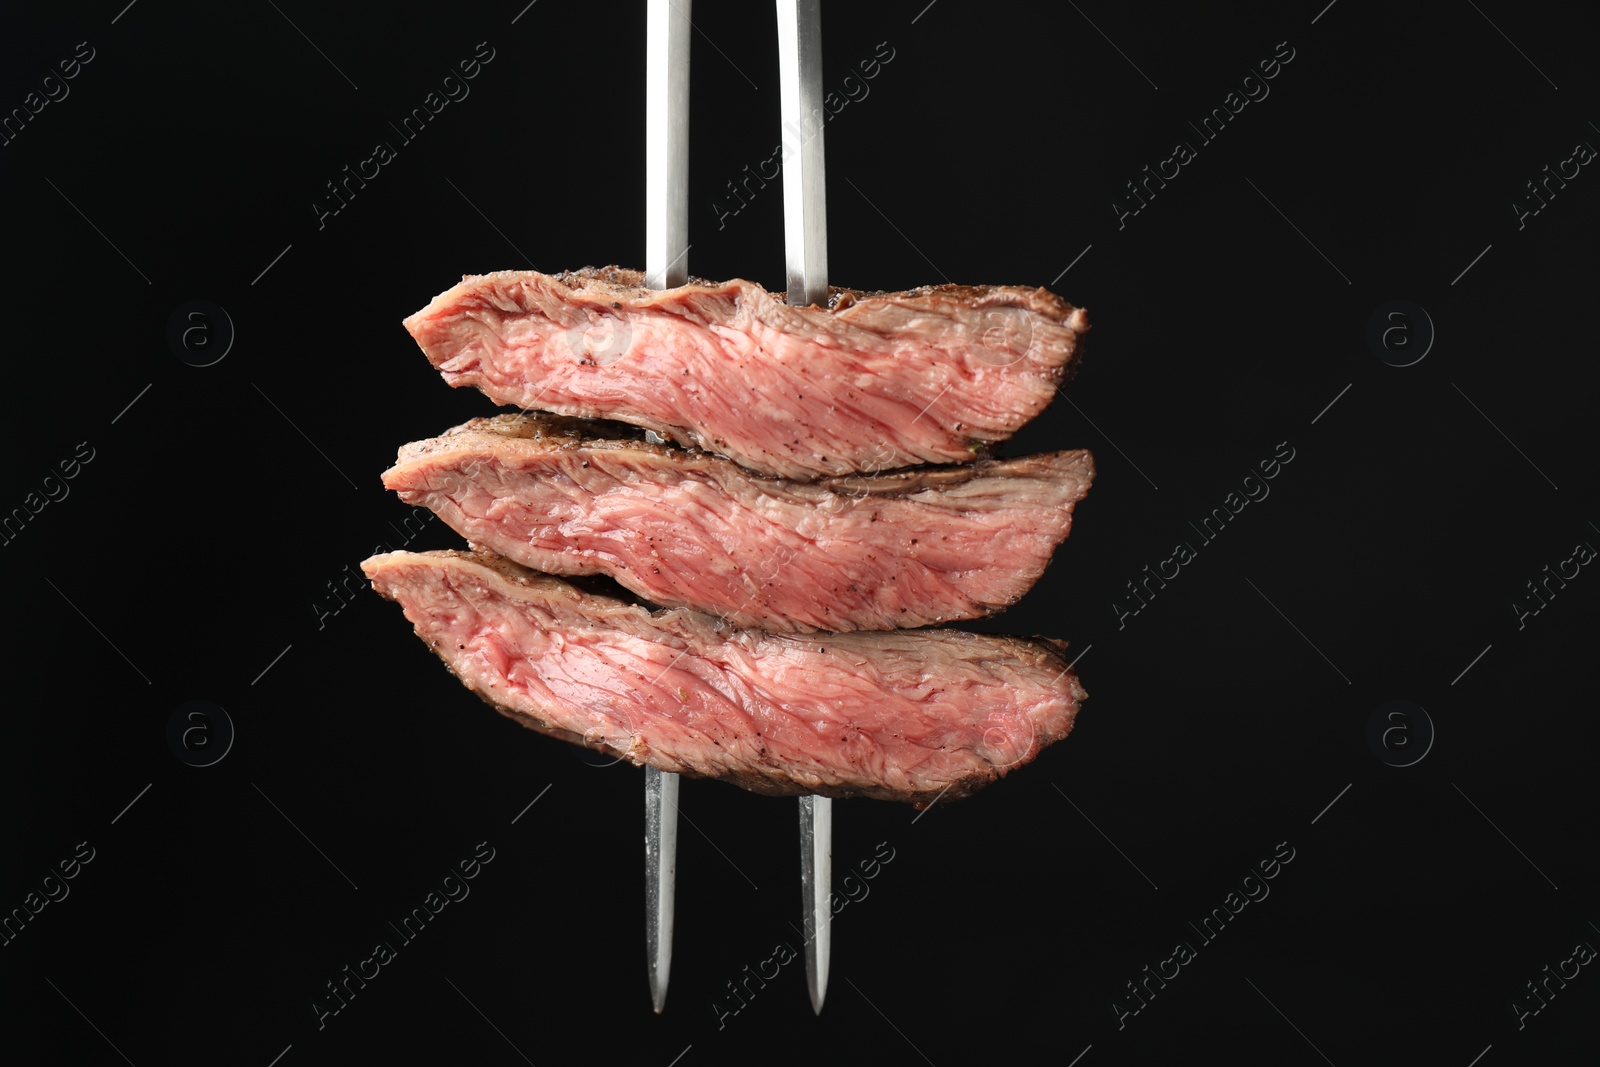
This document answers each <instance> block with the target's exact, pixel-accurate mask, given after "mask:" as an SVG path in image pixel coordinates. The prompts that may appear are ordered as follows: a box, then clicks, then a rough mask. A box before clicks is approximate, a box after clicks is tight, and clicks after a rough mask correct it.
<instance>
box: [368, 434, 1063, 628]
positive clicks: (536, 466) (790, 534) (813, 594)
mask: <svg viewBox="0 0 1600 1067" xmlns="http://www.w3.org/2000/svg"><path fill="white" fill-rule="evenodd" d="M628 432H629V428H626V427H618V426H617V424H614V423H613V424H597V423H591V422H584V421H580V420H575V419H566V418H562V417H559V416H552V415H538V416H520V415H503V416H499V417H497V418H492V419H474V420H473V421H471V422H469V423H467V424H465V425H463V426H458V427H456V428H455V429H453V430H450V431H448V432H446V433H445V434H444V435H443V436H440V437H436V438H433V439H431V440H427V441H419V442H416V443H414V444H409V445H406V446H405V447H404V448H402V449H401V450H400V457H399V460H398V461H397V462H396V464H395V466H393V467H391V468H390V469H389V470H388V471H386V472H385V473H384V476H383V482H384V485H385V486H387V487H388V488H390V489H393V490H396V491H397V492H398V493H399V495H400V498H401V499H402V500H404V501H406V503H408V504H412V505H421V506H424V507H427V508H430V509H432V510H433V511H434V512H436V513H437V514H438V515H439V516H440V517H441V518H442V519H444V521H445V522H446V523H447V524H449V526H450V527H451V528H452V529H454V530H455V531H456V532H458V533H460V534H461V535H462V536H464V537H466V538H467V539H468V540H469V541H471V542H473V543H474V544H476V545H480V546H483V547H485V548H488V549H491V550H493V551H494V552H496V553H498V554H500V555H502V556H506V557H508V558H510V559H512V560H514V561H516V562H517V563H521V564H523V565H524V566H528V567H533V568H535V569H537V570H541V571H545V572H548V573H552V574H596V573H599V574H606V575H609V576H610V577H612V578H614V579H615V580H616V581H618V582H619V583H621V584H622V585H624V586H626V587H627V588H628V589H630V590H632V591H633V592H635V593H637V594H639V595H640V596H642V597H645V598H647V599H649V600H652V601H654V602H655V603H657V604H662V605H666V606H670V607H692V608H696V609H698V610H700V611H705V612H709V613H711V614H714V615H717V616H719V617H721V618H723V619H725V620H727V621H728V622H730V623H732V624H734V625H736V626H759V627H763V628H765V629H770V630H785V631H801V632H809V631H812V630H832V631H851V630H888V629H894V628H896V627H915V626H925V625H928V624H930V623H938V622H945V621H948V620H955V619H972V618H978V617H980V616H984V615H989V614H993V613H994V612H997V611H1000V610H1002V609H1004V608H1006V607H1008V606H1009V605H1011V604H1013V603H1015V602H1016V601H1017V600H1018V599H1019V598H1021V596H1022V595H1023V594H1024V593H1026V592H1027V591H1028V589H1029V588H1030V587H1031V586H1032V585H1033V583H1034V582H1035V581H1036V580H1038V578H1039V575H1040V574H1042V573H1043V571H1044V568H1045V565H1046V564H1048V563H1049V561H1050V555H1051V552H1052V551H1054V549H1055V547H1056V545H1058V544H1060V543H1061V541H1062V540H1063V539H1064V538H1065V537H1066V536H1067V532H1068V530H1069V529H1070V528H1071V525H1072V514H1073V508H1074V506H1075V505H1076V503H1077V502H1078V501H1079V500H1081V499H1082V498H1083V495H1084V494H1085V493H1086V492H1087V491H1088V489H1089V483H1090V480H1091V479H1092V478H1093V475H1094V466H1093V459H1092V457H1091V456H1090V454H1089V453H1088V452H1085V451H1075V452H1055V453H1049V454H1046V455H1038V456H1027V457H1024V458H1021V459H1007V460H983V461H981V462H979V463H975V464H971V465H967V466H961V467H932V468H917V469H914V470H909V471H900V472H895V473H890V474H869V475H855V476H847V477H836V478H827V479H823V480H821V481H817V482H810V483H798V482H790V481H783V480H776V479H770V478H763V477H760V476H758V475H754V474H751V473H750V472H749V471H746V470H744V469H743V468H741V467H739V466H737V465H736V464H734V463H731V462H729V461H728V460H725V459H722V458H720V457H717V456H712V455H708V454H706V453H703V452H698V451H685V450H683V449H680V448H673V447H670V446H667V445H657V444H650V443H647V442H645V441H644V440H640V439H629V438H628V437H627V436H626V435H627V434H628ZM619 433H620V434H621V435H624V436H622V437H621V438H620V439H619V436H618V435H619ZM635 436H636V437H637V436H639V435H637V433H636V432H635Z"/></svg>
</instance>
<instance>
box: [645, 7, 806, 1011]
mask: <svg viewBox="0 0 1600 1067" xmlns="http://www.w3.org/2000/svg"><path fill="white" fill-rule="evenodd" d="M689 6H690V0H650V5H649V23H648V43H647V46H646V64H645V282H646V284H647V285H649V286H650V287H651V288H654V289H668V288H672V287H674V286H679V285H683V284H685V283H686V282H688V280H689V267H688V262H687V261H688V254H689V33H690V29H691V24H690V21H689ZM777 6H778V73H779V81H780V82H781V83H782V84H781V90H780V99H781V104H782V118H783V128H784V129H785V130H805V131H808V133H807V136H806V140H805V141H804V143H803V144H801V145H800V146H799V147H798V149H797V150H796V151H794V152H793V153H786V155H785V159H784V163H783V241H784V260H785V276H786V281H787V286H788V301H789V304H790V306H792V307H805V306H808V305H811V304H826V303H827V300H828V239H827V231H828V223H827V205H826V202H825V194H824V185H823V155H822V125H821V122H820V121H817V120H816V119H815V116H817V115H820V114H822V113H823V112H822V13H821V0H777ZM808 120H810V121H808ZM812 125H814V126H815V128H814V129H811V128H810V127H811V126H812ZM644 808H645V842H644V854H645V937H646V944H647V948H648V952H649V964H650V1000H651V1003H652V1004H653V1006H654V1007H655V1010H656V1012H657V1013H659V1012H660V1011H661V1010H662V1008H664V1007H665V1006H666V1000H667V980H668V978H669V977H670V975H671V971H672V927H673V907H674V903H675V895H676V894H675V888H674V880H675V878H676V874H677V863H678V776H677V775H676V774H671V773H666V772H662V771H660V770H657V769H656V768H654V767H646V768H645V771H644ZM800 890H801V896H802V899H803V902H804V906H805V925H806V942H805V945H806V984H807V986H808V988H809V990H810V993H811V1009H812V1011H814V1012H816V1013H818V1014H821V1012H822V1002H823V999H824V998H825V997H826V995H827V992H828V964H829V960H830V957H831V955H832V952H831V950H832V936H833V929H832V920H833V908H832V890H833V800H832V798H830V797H816V796H810V797H801V798H800Z"/></svg>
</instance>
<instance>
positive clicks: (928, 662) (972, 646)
mask: <svg viewBox="0 0 1600 1067" xmlns="http://www.w3.org/2000/svg"><path fill="white" fill-rule="evenodd" d="M362 569H363V570H364V571H365V572H366V574H367V577H369V578H371V579H372V584H373V586H374V588H376V589H377V590H378V592H380V593H382V594H383V595H384V596H386V597H389V598H390V599H392V600H395V601H397V602H399V604H400V605H401V607H403V608H404V609H405V614H406V618H408V619H409V620H410V621H411V622H412V623H413V624H414V625H415V626H416V630H417V634H418V636H419V637H421V638H422V639H423V640H424V641H426V642H427V643H428V645H429V646H430V647H431V648H432V649H433V650H434V651H435V652H436V653H437V654H438V655H439V656H440V657H441V658H442V659H443V660H444V661H445V663H446V664H447V665H448V666H449V667H450V669H451V671H453V672H454V673H455V674H456V676H457V677H458V678H460V679H461V680H462V681H463V682H464V683H466V685H467V686H468V687H469V688H471V689H472V690H473V691H474V692H476V693H477V694H478V695H479V696H481V697H482V698H483V699H484V700H486V701H488V702H489V703H490V704H491V705H493V706H494V707H495V708H496V709H498V710H499V711H500V712H502V713H503V714H505V715H508V716H510V717H511V718H513V719H516V720H517V721H519V722H521V723H523V724H524V725H527V726H530V727H532V728H533V729H535V730H539V731H540V732H542V733H546V734H550V735H552V736H554V737H559V738H561V739H563V740H566V741H572V742H575V743H578V744H582V745H587V746H589V747H591V748H595V749H599V750H601V751H604V752H609V753H613V754H615V755H617V756H620V757H622V758H624V759H627V760H629V761H631V762H633V763H636V764H649V765H651V766H654V767H658V768H660V769H661V770H663V771H672V772H676V773H679V774H689V775H694V776H697V777H706V778H721V779H724V780H727V781H730V782H732V783H734V784H736V785H739V786H742V787H743V788H745V789H750V790H753V791H755V792H758V793H767V794H773V795H786V794H807V793H816V794H821V795H824V796H834V797H850V796H868V797H877V798H880V799H885V800H901V801H907V802H913V803H915V802H924V801H931V800H933V799H934V798H935V797H937V796H939V795H940V794H941V793H942V794H944V795H945V796H946V797H959V796H965V795H967V794H970V793H972V792H974V791H975V790H977V789H979V788H981V787H982V786H984V785H986V784H988V783H989V782H992V781H994V780H995V779H996V778H999V777H1001V776H1002V775H1004V774H1005V773H1007V772H1008V771H1009V770H1011V769H1013V768H1016V767H1019V766H1021V765H1022V764H1025V763H1027V762H1028V761H1029V760H1031V759H1033V758H1034V756H1036V755H1037V754H1038V753H1039V751H1040V749H1042V748H1043V747H1044V746H1045V745H1048V744H1050V743H1052V742H1054V741H1059V740H1060V739H1061V738H1063V737H1065V736H1066V735H1067V732H1068V731H1069V730H1070V729H1071V728H1072V723H1073V718H1074V716H1075V715H1076V714H1077V710H1078V704H1079V702H1080V701H1081V700H1083V699H1084V698H1085V696H1086V694H1085V693H1084V691H1083V688H1082V687H1081V686H1080V685H1079V684H1078V679H1077V676H1076V675H1074V674H1073V673H1072V671H1071V669H1070V668H1069V667H1068V665H1067V661H1066V659H1065V657H1064V656H1063V655H1062V651H1063V650H1064V649H1065V646H1064V645H1061V644H1060V643H1059V642H1044V641H1025V640H1021V639H1018V638H1009V637H992V636H989V635H986V634H974V633H965V632H962V631H958V630H922V631H892V632H888V633H855V634H841V635H828V636H816V637H809V638H801V637H796V636H792V635H785V634H771V633H765V632H763V631H759V630H740V629H734V628H732V627H728V626H726V625H724V624H721V623H718V622H717V621H716V620H714V619H712V618H710V617H709V616H706V615H701V614H699V613H696V612H692V611H687V610H684V609H681V608H673V609H669V610H663V611H657V612H649V611H646V610H645V609H644V608H642V607H638V606H635V605H630V604H625V603H623V602H621V601H619V600H615V599H612V598H609V597H604V596H598V595H594V594H591V593H584V592H580V591H579V590H578V589H576V588H574V587H573V586H571V585H569V584H567V583H566V582H563V581H561V580H559V579H556V578H551V577H548V576H546V575H542V574H537V573H535V572H533V571H528V570H525V569H523V568H521V567H519V566H517V565H516V564H514V563H511V562H509V561H507V560H503V559H500V558H498V557H495V556H490V555H487V554H480V555H474V554H470V553H465V552H428V553H411V552H391V553H387V554H384V555H379V556H373V557H372V558H371V559H368V560H367V561H366V562H364V563H363V564H362Z"/></svg>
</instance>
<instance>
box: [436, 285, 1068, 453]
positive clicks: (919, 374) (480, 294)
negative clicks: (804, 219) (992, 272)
mask: <svg viewBox="0 0 1600 1067" xmlns="http://www.w3.org/2000/svg"><path fill="white" fill-rule="evenodd" d="M643 282H644V276H643V275H642V274H641V273H640V272H638V271H631V270H625V269H622V268H618V267H607V268H603V269H595V268H586V269H584V270H580V271H573V272H566V273H562V274H541V273H538V272H536V271H500V272H497V273H494V274H485V275H477V276H469V277H466V278H464V279H463V280H462V282H461V284H459V285H456V286H454V287H453V288H451V289H449V290H447V291H445V292H443V293H441V294H439V295H438V296H436V297H435V298H434V299H433V301H432V302H431V303H429V304H428V306H427V307H425V308H423V309H422V310H421V311H419V312H417V313H416V314H414V315H412V316H411V317H409V318H407V319H406V320H405V326H406V329H407V330H409V331H410V332H411V335H412V336H413V337H414V338H415V339H416V340H417V343H418V344H419V345H421V347H422V350H423V352H424V353H426V355H427V357H428V359H429V361H430V362H432V363H433V365H434V366H435V367H437V368H438V369H439V371H440V372H441V373H442V374H443V375H444V378H445V380H446V381H448V382H449V383H450V384H451V385H453V386H475V387H477V388H478V389H480V390H482V391H483V392H484V393H485V394H487V395H488V396H489V397H490V398H491V399H493V400H495V401H496V402H497V403H501V404H510V405H514V406H516V407H519V408H522V409H524V410H528V409H538V410H544V411H553V412H557V413H559V414H563V415H576V416H583V417H586V418H604V419H615V420H618V421H621V422H628V423H633V424H635V425H638V426H644V427H648V428H650V429H653V430H656V431H657V432H659V433H661V434H663V435H665V436H667V437H669V438H671V439H672V440H675V441H677V442H679V443H680V444H684V445H693V446H696V447H699V448H701V449H704V450H705V451H708V452H715V453H718V454H720V455H724V456H728V457H729V458H731V459H733V460H735V461H736V462H738V463H739V464H740V465H742V466H744V467H748V468H750V469H752V470H756V471H760V472H762V473H764V474H768V475H775V476H778V477H783V478H790V479H796V480H809V479H814V478H818V477H822V476H827V475H841V474H849V473H854V472H864V471H880V470H889V469H893V468H896V467H904V466H909V465H912V464H917V463H964V462H970V461H972V460H974V459H976V458H977V457H978V456H979V455H980V454H981V453H982V452H984V451H985V450H986V449H987V447H988V446H989V445H991V444H993V443H994V442H998V441H1004V440H1006V439H1007V438H1009V437H1011V435H1012V434H1014V433H1016V432H1017V430H1018V429H1020V428H1021V427H1022V426H1023V425H1024V424H1025V423H1027V422H1028V420H1030V419H1032V418H1033V417H1034V416H1035V415H1037V414H1039V412H1040V411H1042V410H1044V408H1045V406H1046V405H1047V404H1048V403H1049V402H1050V400H1051V399H1052V397H1053V396H1054V394H1055V391H1056V389H1057V387H1058V386H1059V385H1061V384H1062V382H1063V381H1064V380H1065V378H1066V376H1067V375H1068V374H1069V373H1070V372H1071V371H1072V370H1073V369H1074V368H1075V366H1076V361H1077V358H1078V354H1079V349H1080V346H1081V342H1082V338H1083V335H1084V333H1085V331H1087V330H1088V328H1089V324H1088V317H1087V315H1086V314H1085V313H1084V312H1083V310H1082V309H1081V308H1075V307H1073V306H1072V305H1071V304H1068V303H1067V302H1066V301H1064V300H1062V299H1061V298H1060V297H1057V296H1055V295H1054V294H1052V293H1049V292H1047V291H1045V290H1044V289H1039V288H1025V287H1017V286H959V285H936V286H926V287H924V288H920V289H913V290H910V291H908V292H900V293H865V292H858V291H855V290H850V289H838V288H835V289H831V290H830V296H829V299H828V304H827V306H826V307H823V306H811V307H790V306H789V305H788V304H787V302H786V301H785V300H784V298H783V296H782V295H781V294H772V293H768V292H767V291H766V290H765V289H763V288H762V287H761V286H759V285H757V284H755V283H753V282H749V281H742V280H738V279H735V280H733V281H727V282H708V281H702V280H699V279H695V280H691V282H690V283H689V284H687V285H682V286H678V287H677V288H673V289H662V290H652V289H646V288H644V287H643Z"/></svg>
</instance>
